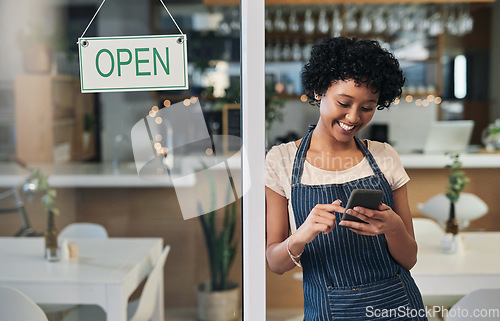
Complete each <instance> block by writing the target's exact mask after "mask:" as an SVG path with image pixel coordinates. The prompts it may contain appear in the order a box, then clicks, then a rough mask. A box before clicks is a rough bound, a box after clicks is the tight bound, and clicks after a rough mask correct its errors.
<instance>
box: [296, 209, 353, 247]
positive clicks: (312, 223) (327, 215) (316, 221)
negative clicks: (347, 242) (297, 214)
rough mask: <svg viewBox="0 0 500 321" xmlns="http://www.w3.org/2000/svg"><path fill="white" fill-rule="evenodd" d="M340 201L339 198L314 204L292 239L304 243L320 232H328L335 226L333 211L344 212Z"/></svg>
mask: <svg viewBox="0 0 500 321" xmlns="http://www.w3.org/2000/svg"><path fill="white" fill-rule="evenodd" d="M340 203H341V202H340V200H336V201H334V202H333V203H331V204H317V205H316V206H314V207H313V209H312V210H311V212H309V215H308V216H307V218H306V220H305V221H304V223H302V225H301V226H300V227H299V228H298V229H297V231H296V232H295V233H294V234H293V239H294V241H295V242H297V243H302V244H304V245H305V244H307V243H310V242H311V241H312V240H313V239H314V238H315V237H316V236H317V235H318V234H319V233H321V232H323V234H328V233H330V232H331V231H332V230H333V229H334V228H335V212H337V213H343V212H344V208H343V207H342V206H340Z"/></svg>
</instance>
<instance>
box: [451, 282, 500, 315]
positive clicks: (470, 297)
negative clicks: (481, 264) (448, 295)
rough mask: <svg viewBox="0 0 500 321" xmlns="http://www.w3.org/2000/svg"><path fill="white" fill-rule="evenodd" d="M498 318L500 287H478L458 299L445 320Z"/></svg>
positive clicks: (499, 311)
mask: <svg viewBox="0 0 500 321" xmlns="http://www.w3.org/2000/svg"><path fill="white" fill-rule="evenodd" d="M478 319H479V320H490V321H492V320H496V321H499V320H500V289H480V290H476V291H473V292H471V293H469V294H467V295H466V296H464V297H463V298H461V299H460V301H458V302H457V303H455V305H454V306H453V307H452V308H451V309H450V310H449V311H448V313H447V315H446V319H445V320H446V321H458V320H460V321H467V320H478Z"/></svg>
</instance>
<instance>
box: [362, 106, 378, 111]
mask: <svg viewBox="0 0 500 321" xmlns="http://www.w3.org/2000/svg"><path fill="white" fill-rule="evenodd" d="M361 109H362V110H363V111H372V110H374V109H375V108H374V107H362V108H361Z"/></svg>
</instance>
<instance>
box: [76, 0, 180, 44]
mask: <svg viewBox="0 0 500 321" xmlns="http://www.w3.org/2000/svg"><path fill="white" fill-rule="evenodd" d="M104 2H106V0H102V2H101V4H100V5H99V8H97V11H96V12H95V14H94V16H93V17H92V19H91V20H90V22H89V24H88V25H87V28H85V30H84V31H83V33H82V36H81V37H80V38H83V36H84V35H85V33H86V32H87V30H88V29H89V27H90V25H91V24H92V22H93V21H94V19H95V17H96V16H97V14H98V13H99V11H100V10H101V8H102V6H103V5H104ZM160 2H161V4H162V5H163V7H164V8H165V10H166V11H167V13H168V15H169V16H170V19H172V21H173V22H174V24H175V26H176V27H177V30H179V32H180V34H181V35H184V32H182V30H181V28H180V27H179V25H178V24H177V22H176V21H175V19H174V17H173V16H172V15H171V14H170V11H169V10H168V8H167V6H166V5H165V3H164V2H163V0H160ZM77 44H78V42H77Z"/></svg>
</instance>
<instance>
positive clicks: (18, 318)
mask: <svg viewBox="0 0 500 321" xmlns="http://www.w3.org/2000/svg"><path fill="white" fill-rule="evenodd" d="M0 320H9V321H27V320H29V321H48V320H47V316H46V315H45V313H44V312H43V311H42V309H41V308H40V307H39V306H38V305H37V304H36V303H35V302H34V301H33V300H31V299H30V298H29V297H28V296H26V295H25V294H24V293H22V292H21V291H19V290H17V289H13V288H9V287H4V286H0Z"/></svg>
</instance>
